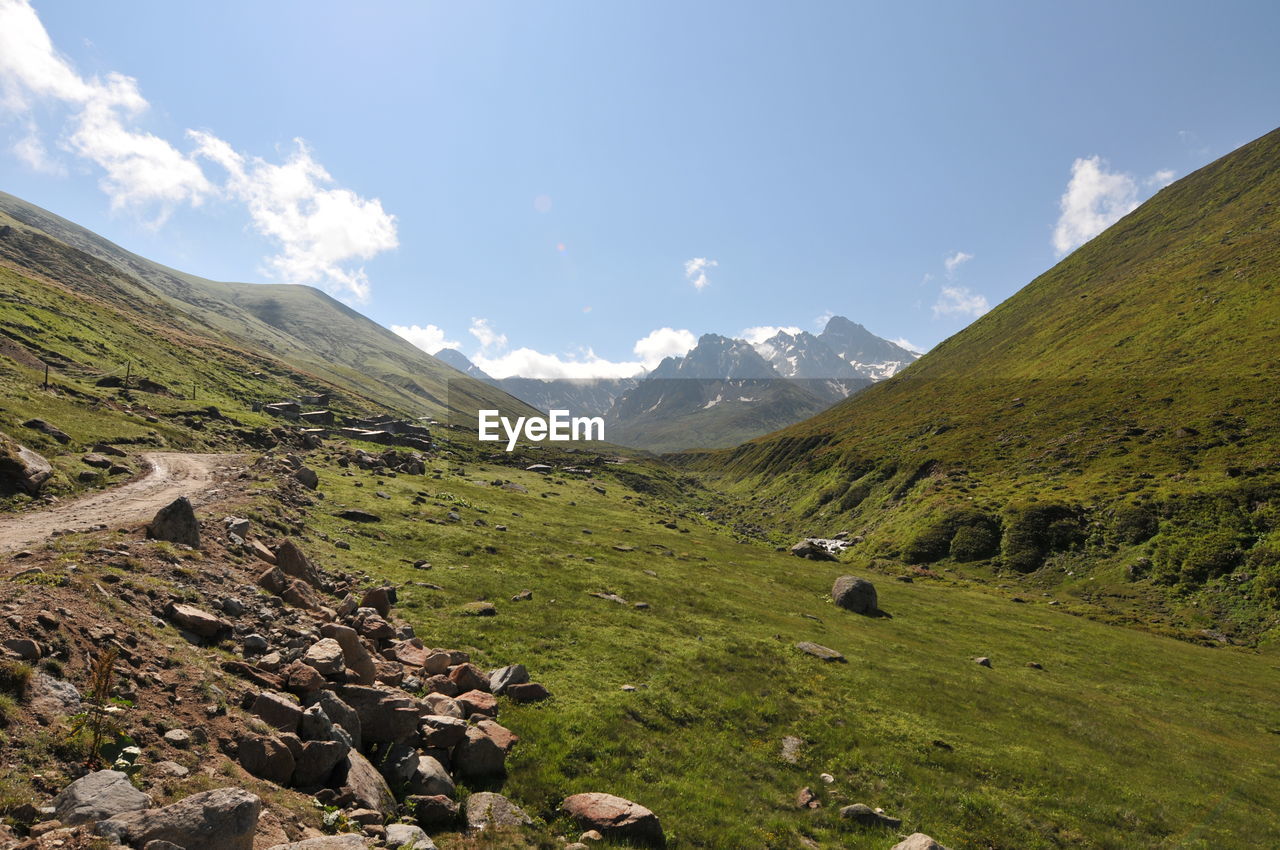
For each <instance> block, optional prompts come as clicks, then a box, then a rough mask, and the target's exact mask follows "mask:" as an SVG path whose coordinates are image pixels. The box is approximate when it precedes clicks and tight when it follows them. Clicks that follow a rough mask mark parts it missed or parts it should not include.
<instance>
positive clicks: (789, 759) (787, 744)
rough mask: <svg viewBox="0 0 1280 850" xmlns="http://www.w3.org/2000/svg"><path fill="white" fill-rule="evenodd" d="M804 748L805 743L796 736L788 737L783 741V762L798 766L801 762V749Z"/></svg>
mask: <svg viewBox="0 0 1280 850" xmlns="http://www.w3.org/2000/svg"><path fill="white" fill-rule="evenodd" d="M802 746H804V741H802V740H801V739H800V738H797V737H796V736H795V735H787V736H786V737H785V738H783V739H782V760H783V761H785V762H786V763H787V764H796V763H798V762H799V761H800V748H801V747H802Z"/></svg>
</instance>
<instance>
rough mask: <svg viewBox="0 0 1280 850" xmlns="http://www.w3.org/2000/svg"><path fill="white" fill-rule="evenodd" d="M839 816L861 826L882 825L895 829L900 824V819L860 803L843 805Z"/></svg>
mask: <svg viewBox="0 0 1280 850" xmlns="http://www.w3.org/2000/svg"><path fill="white" fill-rule="evenodd" d="M840 817H841V818H842V819H844V820H851V821H853V822H854V823H857V824H861V825H862V826H883V827H886V828H888V829H897V828H898V827H900V826H902V821H901V820H899V819H898V818H891V817H889V816H888V815H886V814H885V813H884V812H882V811H880V810H878V809H873V808H871V807H870V806H867V805H864V804H862V803H854V804H853V805H852V806H845V807H844V808H842V809H841V810H840Z"/></svg>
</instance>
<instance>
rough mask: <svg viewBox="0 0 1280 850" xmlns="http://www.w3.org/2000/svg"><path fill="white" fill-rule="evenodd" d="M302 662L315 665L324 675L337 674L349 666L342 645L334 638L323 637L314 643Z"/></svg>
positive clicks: (317, 670)
mask: <svg viewBox="0 0 1280 850" xmlns="http://www.w3.org/2000/svg"><path fill="white" fill-rule="evenodd" d="M302 662H303V663H304V664H307V665H309V666H311V667H314V668H315V670H316V672H318V673H320V675H322V676H336V675H337V674H338V673H341V672H342V671H343V670H345V669H346V667H347V665H346V660H345V658H344V656H343V652H342V645H341V644H339V643H338V642H337V641H336V640H334V639H333V638H322V639H321V640H319V641H317V642H316V643H314V644H312V645H311V647H310V648H309V649H308V650H307V652H306V654H305V655H303V656H302Z"/></svg>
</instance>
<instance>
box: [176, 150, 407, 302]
mask: <svg viewBox="0 0 1280 850" xmlns="http://www.w3.org/2000/svg"><path fill="white" fill-rule="evenodd" d="M189 135H190V136H191V138H192V139H194V140H195V142H196V144H197V149H196V152H197V154H198V155H199V156H201V157H205V158H207V159H209V160H211V161H212V162H215V163H217V164H218V165H220V166H222V167H223V168H224V169H226V171H227V174H228V179H227V184H226V192H227V194H228V195H230V196H232V197H234V198H236V199H238V200H240V201H242V202H243V203H244V204H245V206H246V208H247V209H248V210H249V217H250V219H251V220H252V221H253V226H254V229H255V230H257V231H258V232H259V233H261V234H262V235H264V236H266V237H268V238H270V239H273V240H274V241H276V242H277V243H279V245H280V248H281V250H280V253H278V254H276V255H275V256H272V257H269V258H268V259H267V261H266V263H267V272H268V273H269V274H270V275H271V276H272V277H276V278H278V279H281V280H286V281H289V282H291V283H315V284H321V285H324V286H326V287H328V288H330V289H334V290H337V291H339V292H348V293H350V294H351V295H352V296H354V297H355V298H357V299H358V300H364V299H365V298H367V297H368V295H369V279H368V276H367V275H366V274H365V272H364V269H363V268H356V269H352V268H349V267H348V264H349V263H350V262H351V261H352V260H357V259H360V260H367V259H370V258H371V257H373V256H375V255H377V254H379V253H381V252H383V251H387V250H390V249H392V248H395V247H396V246H397V245H399V240H398V239H397V237H396V224H395V217H394V216H392V215H389V214H387V213H386V212H385V211H384V210H383V209H382V202H381V201H379V200H378V199H376V198H375V199H373V200H365V199H363V198H361V197H360V196H358V195H356V194H355V193H354V192H352V191H350V190H348V189H331V188H325V185H326V184H328V183H331V182H333V178H332V177H330V176H329V172H327V171H326V170H325V169H324V166H322V165H321V164H320V163H318V162H316V161H315V159H314V158H313V157H312V156H311V151H310V149H309V148H308V147H307V145H306V143H305V142H303V141H302V140H301V139H295V140H294V143H295V144H296V145H297V150H295V151H294V153H293V154H292V155H291V156H290V157H289V158H288V159H287V160H286V161H285V162H284V163H283V164H281V165H275V164H272V163H269V162H266V161H265V160H263V159H260V158H258V157H251V158H246V157H245V156H243V155H242V154H240V153H237V152H236V151H235V150H233V149H232V147H231V145H229V144H227V143H226V142H224V141H223V140H222V139H219V138H218V137H217V136H214V135H212V134H210V133H204V132H197V131H191V132H190V133H189Z"/></svg>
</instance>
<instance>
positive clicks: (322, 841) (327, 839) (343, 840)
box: [267, 833, 370, 850]
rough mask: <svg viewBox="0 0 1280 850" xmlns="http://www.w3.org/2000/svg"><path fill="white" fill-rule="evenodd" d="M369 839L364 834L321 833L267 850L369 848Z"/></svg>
mask: <svg viewBox="0 0 1280 850" xmlns="http://www.w3.org/2000/svg"><path fill="white" fill-rule="evenodd" d="M369 846H370V845H369V841H368V839H366V838H365V837H364V836H362V835H353V834H351V833H347V834H345V835H321V836H317V837H316V838H307V839H304V840H302V841H294V842H292V843H290V844H276V845H275V846H273V847H268V848H267V850H368V848H369Z"/></svg>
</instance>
